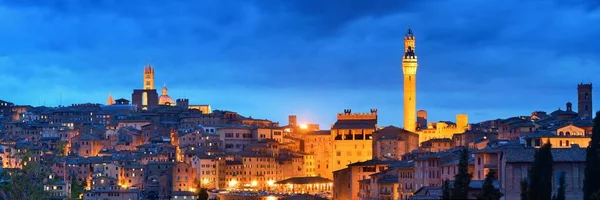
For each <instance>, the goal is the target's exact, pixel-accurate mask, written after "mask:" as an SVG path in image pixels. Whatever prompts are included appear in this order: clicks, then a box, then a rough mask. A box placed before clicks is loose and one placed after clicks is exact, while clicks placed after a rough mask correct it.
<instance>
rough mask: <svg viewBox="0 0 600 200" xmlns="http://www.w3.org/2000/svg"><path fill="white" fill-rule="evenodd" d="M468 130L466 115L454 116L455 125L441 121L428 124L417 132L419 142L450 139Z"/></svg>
mask: <svg viewBox="0 0 600 200" xmlns="http://www.w3.org/2000/svg"><path fill="white" fill-rule="evenodd" d="M468 129H469V117H468V115H466V114H458V115H456V123H453V122H447V121H441V122H437V123H429V125H427V127H426V128H423V129H421V130H419V131H418V132H417V133H418V134H419V142H420V143H421V142H424V141H427V140H431V139H442V138H452V136H453V135H454V134H462V133H464V132H465V131H466V130H468Z"/></svg>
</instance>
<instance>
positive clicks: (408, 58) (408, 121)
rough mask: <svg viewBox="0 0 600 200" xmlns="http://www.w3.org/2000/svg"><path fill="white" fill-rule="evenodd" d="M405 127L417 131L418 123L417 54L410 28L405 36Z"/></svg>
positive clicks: (403, 58) (403, 66)
mask: <svg viewBox="0 0 600 200" xmlns="http://www.w3.org/2000/svg"><path fill="white" fill-rule="evenodd" d="M402 72H403V73H404V129H406V130H408V131H412V132H415V131H416V124H417V119H416V118H417V56H416V55H415V36H414V35H413V32H412V30H411V29H410V28H409V29H408V32H407V33H406V35H405V36H404V56H403V57H402Z"/></svg>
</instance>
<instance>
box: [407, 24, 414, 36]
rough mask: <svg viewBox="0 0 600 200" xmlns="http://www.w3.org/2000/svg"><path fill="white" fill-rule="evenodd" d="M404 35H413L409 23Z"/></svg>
mask: <svg viewBox="0 0 600 200" xmlns="http://www.w3.org/2000/svg"><path fill="white" fill-rule="evenodd" d="M406 36H413V31H412V29H411V28H410V25H408V31H407V32H406Z"/></svg>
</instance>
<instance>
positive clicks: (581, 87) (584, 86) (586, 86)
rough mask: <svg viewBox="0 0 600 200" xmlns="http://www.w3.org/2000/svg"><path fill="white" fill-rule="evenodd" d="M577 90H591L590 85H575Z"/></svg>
mask: <svg viewBox="0 0 600 200" xmlns="http://www.w3.org/2000/svg"><path fill="white" fill-rule="evenodd" d="M577 89H592V83H580V84H577Z"/></svg>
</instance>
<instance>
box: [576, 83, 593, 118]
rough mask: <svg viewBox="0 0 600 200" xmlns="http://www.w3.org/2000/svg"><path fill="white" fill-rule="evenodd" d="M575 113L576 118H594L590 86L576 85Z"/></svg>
mask: <svg viewBox="0 0 600 200" xmlns="http://www.w3.org/2000/svg"><path fill="white" fill-rule="evenodd" d="M577 112H578V114H579V115H578V116H577V117H578V118H580V119H581V118H586V119H591V118H594V116H593V113H592V84H591V83H590V84H583V83H582V84H579V85H577Z"/></svg>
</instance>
